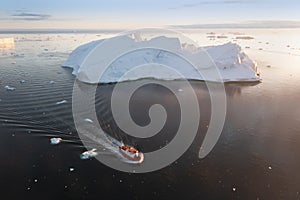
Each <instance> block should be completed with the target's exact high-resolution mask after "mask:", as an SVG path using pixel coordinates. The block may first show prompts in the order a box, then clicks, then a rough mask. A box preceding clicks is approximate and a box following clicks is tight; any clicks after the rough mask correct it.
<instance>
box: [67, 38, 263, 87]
mask: <svg viewBox="0 0 300 200" xmlns="http://www.w3.org/2000/svg"><path fill="white" fill-rule="evenodd" d="M113 39H114V41H115V43H114V44H120V46H121V47H120V49H119V47H118V45H117V46H108V44H110V43H106V44H105V42H106V41H108V39H102V40H97V41H93V42H90V43H87V44H84V45H81V46H79V47H77V48H76V49H75V50H74V51H73V52H72V53H71V54H70V56H69V58H68V60H67V61H66V62H65V63H64V64H63V65H62V66H63V67H69V68H72V69H73V72H72V73H73V74H74V75H76V76H77V78H78V79H79V80H80V81H83V82H88V83H99V82H101V83H109V82H119V81H126V80H137V79H141V78H156V79H163V80H174V79H182V78H183V77H184V78H186V79H193V80H207V81H216V82H235V81H259V80H260V77H259V75H258V73H257V66H256V63H255V62H254V61H253V60H251V59H250V58H249V57H248V56H247V55H246V54H245V53H244V52H243V51H242V50H241V47H240V46H239V45H237V44H234V43H226V44H223V45H218V46H205V47H199V48H196V47H195V46H193V45H187V44H184V43H180V40H179V39H178V38H169V37H164V36H161V37H156V38H152V39H150V40H137V39H133V38H130V37H128V36H118V37H115V38H113ZM112 43H113V42H112ZM101 46H102V47H101ZM149 47H153V48H149ZM155 47H166V48H155ZM101 48H102V49H101ZM122 48H123V49H122ZM126 48H130V49H131V51H127V52H126V51H125V50H126ZM99 49H100V50H99ZM132 49H136V50H132ZM124 52H126V53H124ZM203 52H205V55H204V54H203ZM113 54H114V55H118V54H119V55H120V56H118V57H117V58H115V59H114V60H113V62H111V63H110V65H109V66H108V67H107V66H106V65H105V62H107V59H108V58H106V57H109V56H112V55H113ZM107 55H109V56H107ZM207 55H209V56H207ZM204 57H209V60H210V61H211V63H214V65H212V64H211V63H210V62H207V59H203V58H204ZM183 58H184V59H183ZM150 63H155V64H156V66H157V64H158V65H159V64H161V65H162V66H171V68H174V69H175V70H176V71H178V72H180V74H181V76H178V75H176V73H168V71H166V70H161V71H157V70H153V68H152V67H148V68H147V69H146V70H144V69H143V70H139V71H137V72H136V73H131V75H130V76H128V75H127V76H124V77H122V76H123V75H124V74H126V72H128V71H130V70H132V69H134V68H135V67H137V66H141V65H147V64H150ZM192 64H193V65H194V64H195V65H197V66H198V67H197V69H198V70H197V69H195V68H194V67H193V66H192ZM195 65H194V66H195ZM150 66H151V65H150ZM103 68H105V69H103ZM216 69H217V71H218V76H216V75H215V73H216ZM99 70H103V71H104V73H103V74H101V78H100V77H97V76H99V74H97V73H96V72H97V71H99ZM199 72H200V73H199Z"/></svg>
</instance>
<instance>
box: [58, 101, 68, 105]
mask: <svg viewBox="0 0 300 200" xmlns="http://www.w3.org/2000/svg"><path fill="white" fill-rule="evenodd" d="M64 103H67V100H62V101H58V102H56V105H60V104H64Z"/></svg>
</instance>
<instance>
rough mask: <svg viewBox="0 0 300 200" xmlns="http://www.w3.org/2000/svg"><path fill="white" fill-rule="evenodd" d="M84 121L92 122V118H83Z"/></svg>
mask: <svg viewBox="0 0 300 200" xmlns="http://www.w3.org/2000/svg"><path fill="white" fill-rule="evenodd" d="M84 121H86V122H89V123H93V120H91V119H89V118H85V119H84Z"/></svg>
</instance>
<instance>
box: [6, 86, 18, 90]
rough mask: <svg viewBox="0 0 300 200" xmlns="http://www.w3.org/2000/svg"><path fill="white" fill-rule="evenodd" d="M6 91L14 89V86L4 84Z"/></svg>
mask: <svg viewBox="0 0 300 200" xmlns="http://www.w3.org/2000/svg"><path fill="white" fill-rule="evenodd" d="M4 88H5V89H6V90H7V91H14V90H15V89H16V88H14V87H11V86H9V85H6V86H5V87H4Z"/></svg>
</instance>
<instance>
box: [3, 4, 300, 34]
mask: <svg viewBox="0 0 300 200" xmlns="http://www.w3.org/2000/svg"><path fill="white" fill-rule="evenodd" d="M0 3H1V4H0V29H2V30H5V29H128V28H141V27H166V26H181V27H184V26H191V25H193V26H197V25H203V24H247V23H252V24H253V23H261V22H263V23H269V24H273V25H276V24H278V21H281V23H283V24H284V23H287V24H288V23H298V22H299V26H300V12H299V10H300V1H299V0H291V1H285V0H107V1H102V0H51V1H48V0H0Z"/></svg>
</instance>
